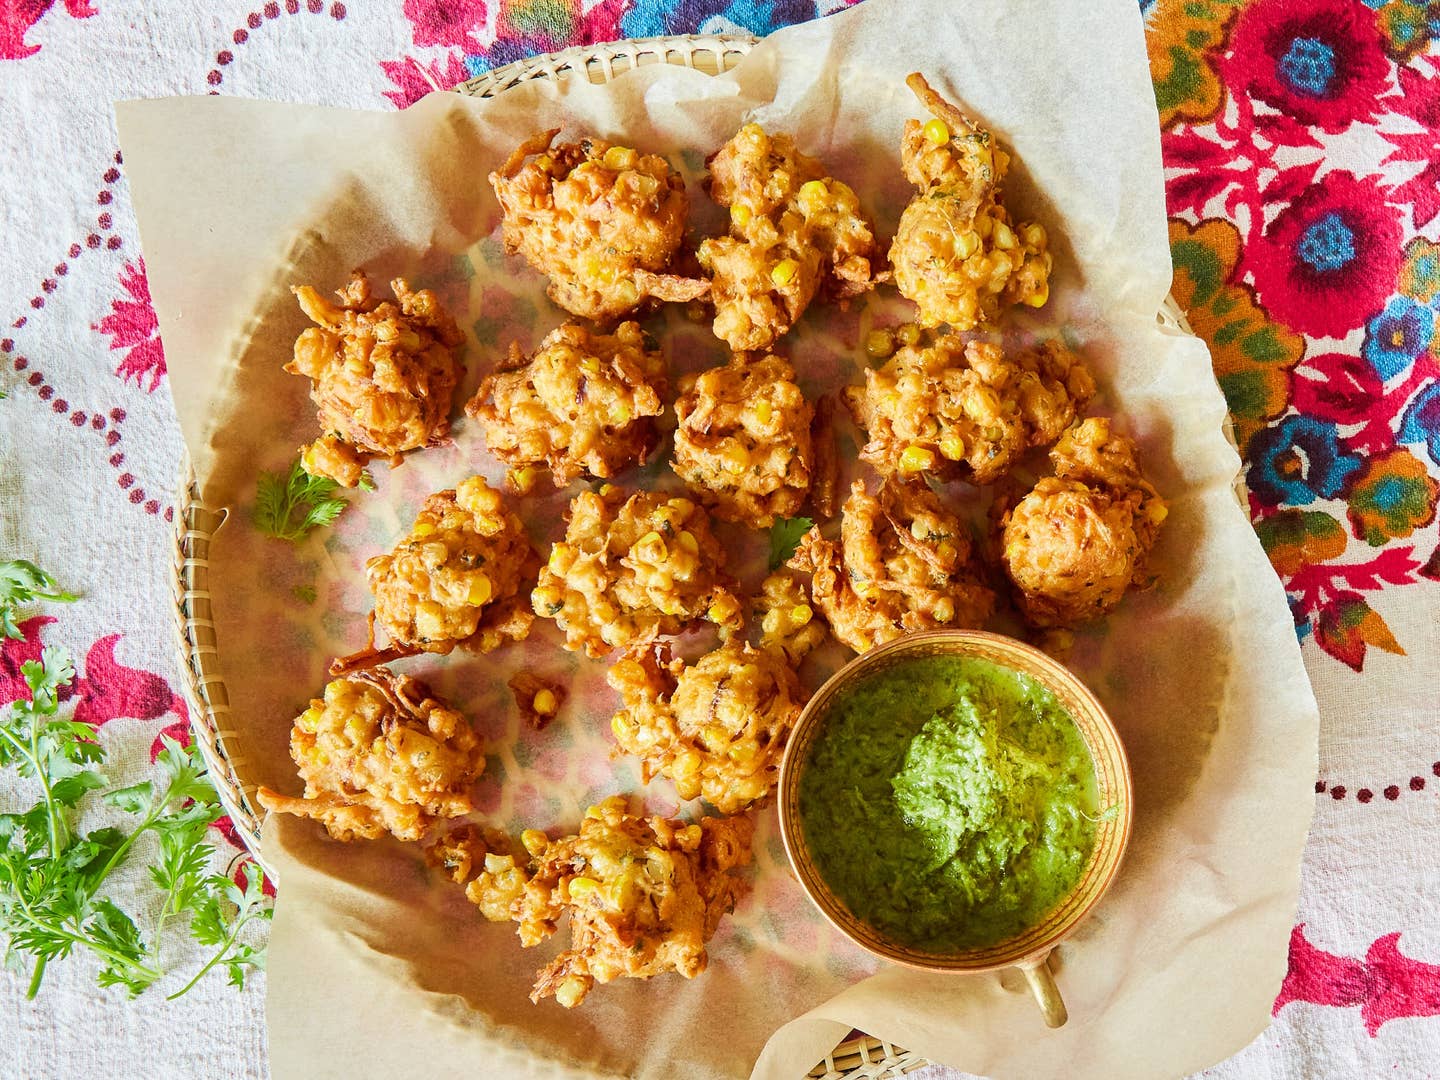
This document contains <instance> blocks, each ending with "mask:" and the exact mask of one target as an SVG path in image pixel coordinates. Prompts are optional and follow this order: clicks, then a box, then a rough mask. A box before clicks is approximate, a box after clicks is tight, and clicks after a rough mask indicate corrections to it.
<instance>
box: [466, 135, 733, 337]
mask: <svg viewBox="0 0 1440 1080" xmlns="http://www.w3.org/2000/svg"><path fill="white" fill-rule="evenodd" d="M559 133H560V129H559V128H556V129H555V130H553V131H546V132H542V133H541V134H539V135H536V136H535V137H534V138H531V139H529V140H527V141H526V142H524V143H521V144H520V146H519V147H517V148H516V150H515V152H514V153H513V154H511V155H510V159H509V160H508V161H507V162H506V163H505V164H504V165H503V166H502V167H501V168H500V169H499V170H498V171H497V172H493V173H491V174H490V185H491V186H492V187H493V188H494V189H495V195H496V197H497V198H498V199H499V200H500V208H501V210H502V211H503V214H504V216H503V218H502V220H501V237H502V238H503V240H504V243H505V250H506V251H507V252H509V253H510V254H512V255H513V254H515V253H516V252H518V253H520V254H521V255H523V256H524V257H525V259H526V261H527V262H529V263H530V265H531V266H533V267H534V268H535V269H536V270H539V271H540V272H541V273H542V274H547V275H549V277H550V287H549V289H548V290H547V291H548V292H549V295H550V299H552V300H554V301H555V303H557V304H559V305H560V306H561V307H562V308H564V309H565V310H566V311H569V312H571V313H572V314H575V315H579V316H582V317H583V318H587V319H595V320H597V321H605V320H609V319H615V318H619V317H620V316H622V315H625V314H626V313H628V312H631V311H634V310H635V309H636V308H637V307H639V306H640V304H641V303H643V302H644V301H646V300H649V299H655V300H674V301H680V302H684V301H687V300H694V299H696V298H698V297H701V296H704V295H705V293H706V292H707V291H708V290H709V283H708V282H706V281H702V280H696V279H692V278H685V277H680V276H678V275H675V274H671V273H668V272H667V271H668V268H669V266H670V263H671V260H672V259H673V258H674V256H675V253H676V251H677V250H678V249H679V247H680V241H681V239H682V238H683V236H684V233H685V216H686V213H687V212H688V210H689V202H688V200H687V199H686V196H685V181H684V180H683V179H681V177H680V174H679V173H678V172H676V171H675V170H674V169H673V168H671V166H670V163H669V162H668V161H666V160H665V159H664V158H663V157H660V156H659V155H658V154H641V153H638V152H637V151H635V150H632V149H630V148H629V147H626V146H612V145H611V144H610V143H608V142H605V141H604V140H603V139H596V138H584V139H581V140H580V141H579V142H574V143H564V144H562V145H560V146H556V147H553V148H552V147H551V145H550V144H551V142H553V141H554V139H555V136H556V135H558V134H559Z"/></svg>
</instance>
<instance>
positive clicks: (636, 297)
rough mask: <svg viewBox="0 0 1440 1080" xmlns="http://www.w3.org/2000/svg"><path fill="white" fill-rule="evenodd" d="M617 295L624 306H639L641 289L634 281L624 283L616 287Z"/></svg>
mask: <svg viewBox="0 0 1440 1080" xmlns="http://www.w3.org/2000/svg"><path fill="white" fill-rule="evenodd" d="M615 295H616V297H617V298H619V300H620V302H621V303H622V304H638V303H639V302H640V287H639V286H638V285H636V284H635V282H633V281H629V280H626V281H622V282H620V284H619V285H617V286H615Z"/></svg>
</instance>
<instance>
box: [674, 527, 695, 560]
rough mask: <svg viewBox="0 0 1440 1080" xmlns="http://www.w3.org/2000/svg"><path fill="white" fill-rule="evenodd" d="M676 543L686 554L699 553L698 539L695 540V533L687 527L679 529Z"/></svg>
mask: <svg viewBox="0 0 1440 1080" xmlns="http://www.w3.org/2000/svg"><path fill="white" fill-rule="evenodd" d="M676 543H678V544H679V545H680V550H681V551H684V552H685V553H686V554H687V555H699V554H700V541H699V540H696V539H695V534H694V533H692V532H690V531H689V530H688V529H686V530H682V531H681V533H680V536H679V537H678V538H677V540H676Z"/></svg>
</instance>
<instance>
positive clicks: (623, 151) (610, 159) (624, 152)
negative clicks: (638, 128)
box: [605, 146, 635, 171]
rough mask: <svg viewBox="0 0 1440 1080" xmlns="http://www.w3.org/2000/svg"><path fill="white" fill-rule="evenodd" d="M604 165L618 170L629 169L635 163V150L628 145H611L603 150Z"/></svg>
mask: <svg viewBox="0 0 1440 1080" xmlns="http://www.w3.org/2000/svg"><path fill="white" fill-rule="evenodd" d="M605 165H606V167H607V168H611V169H615V170H617V171H618V170H620V169H630V168H633V167H634V165H635V151H634V150H631V149H630V148H629V147H628V146H612V147H610V149H609V150H606V151H605Z"/></svg>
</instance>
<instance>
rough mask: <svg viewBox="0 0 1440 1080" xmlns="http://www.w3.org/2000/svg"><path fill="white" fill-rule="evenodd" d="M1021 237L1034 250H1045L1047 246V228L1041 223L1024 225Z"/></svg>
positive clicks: (1033, 222)
mask: <svg viewBox="0 0 1440 1080" xmlns="http://www.w3.org/2000/svg"><path fill="white" fill-rule="evenodd" d="M1020 235H1021V236H1023V237H1024V238H1025V243H1027V244H1029V245H1030V246H1031V247H1033V248H1043V247H1044V246H1045V240H1046V237H1045V226H1044V225H1041V224H1040V223H1039V222H1036V221H1032V222H1030V223H1029V224H1028V225H1022V226H1021V227H1020Z"/></svg>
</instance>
